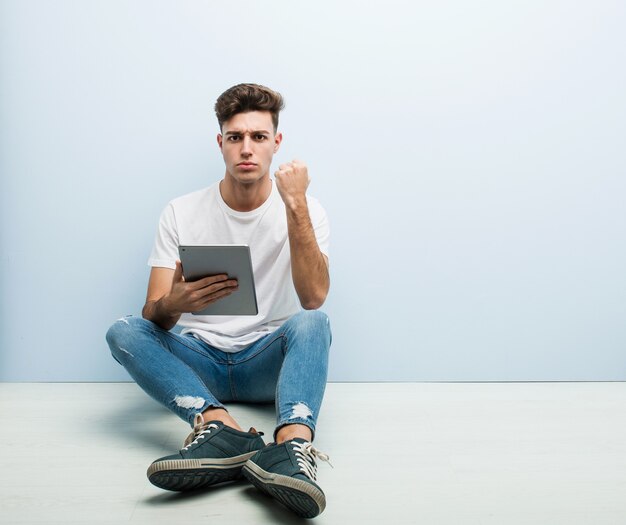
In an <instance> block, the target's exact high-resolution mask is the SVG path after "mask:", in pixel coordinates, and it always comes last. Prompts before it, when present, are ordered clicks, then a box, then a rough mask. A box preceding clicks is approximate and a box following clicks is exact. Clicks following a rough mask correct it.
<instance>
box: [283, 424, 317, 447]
mask: <svg viewBox="0 0 626 525" xmlns="http://www.w3.org/2000/svg"><path fill="white" fill-rule="evenodd" d="M293 438H301V439H305V440H306V441H313V432H312V431H311V429H310V428H309V427H307V426H306V425H301V424H299V423H293V424H290V425H285V426H282V427H280V428H279V429H278V432H277V433H276V444H280V443H284V442H285V441H288V440H290V439H293Z"/></svg>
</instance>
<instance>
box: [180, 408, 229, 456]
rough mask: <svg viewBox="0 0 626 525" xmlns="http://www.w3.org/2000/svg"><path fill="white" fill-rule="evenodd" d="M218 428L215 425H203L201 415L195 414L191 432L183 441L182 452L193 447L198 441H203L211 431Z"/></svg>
mask: <svg viewBox="0 0 626 525" xmlns="http://www.w3.org/2000/svg"><path fill="white" fill-rule="evenodd" d="M218 428H220V427H218V426H217V425H216V424H215V423H205V422H204V419H203V418H202V414H196V417H195V419H194V425H193V430H192V431H191V434H189V435H188V436H187V439H185V443H184V444H183V450H187V449H188V448H189V447H190V446H191V445H195V444H196V443H198V441H200V439H204V436H206V435H208V434H210V433H211V430H217V429H218Z"/></svg>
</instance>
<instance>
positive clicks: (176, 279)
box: [161, 261, 238, 316]
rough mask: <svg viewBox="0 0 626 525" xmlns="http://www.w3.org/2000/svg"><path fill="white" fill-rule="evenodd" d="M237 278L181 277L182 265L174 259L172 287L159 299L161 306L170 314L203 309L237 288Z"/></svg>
mask: <svg viewBox="0 0 626 525" xmlns="http://www.w3.org/2000/svg"><path fill="white" fill-rule="evenodd" d="M237 286H238V283H237V279H229V278H228V275H226V274H219V275H210V276H208V277H204V278H202V279H198V280H197V281H192V282H187V281H185V279H184V278H183V267H182V265H181V263H180V261H176V269H175V270H174V276H173V277H172V288H171V290H170V291H169V293H167V294H165V296H163V298H162V299H161V307H162V308H163V309H164V310H165V311H166V312H167V313H168V314H169V315H171V316H180V315H181V314H184V313H193V312H199V311H201V310H204V309H205V308H206V307H207V306H208V305H210V304H211V303H214V302H215V301H217V300H218V299H221V298H222V297H226V296H228V295H230V294H231V293H233V292H234V291H235V290H237Z"/></svg>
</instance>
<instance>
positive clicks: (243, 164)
mask: <svg viewBox="0 0 626 525" xmlns="http://www.w3.org/2000/svg"><path fill="white" fill-rule="evenodd" d="M237 166H240V167H242V168H252V167H254V166H256V164H255V163H254V162H240V163H239V164H237Z"/></svg>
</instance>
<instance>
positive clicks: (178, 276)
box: [172, 261, 185, 284]
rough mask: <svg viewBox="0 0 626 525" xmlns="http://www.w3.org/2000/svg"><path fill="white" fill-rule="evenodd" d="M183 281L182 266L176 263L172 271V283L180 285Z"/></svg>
mask: <svg viewBox="0 0 626 525" xmlns="http://www.w3.org/2000/svg"><path fill="white" fill-rule="evenodd" d="M184 280H185V279H184V278H183V265H182V263H181V262H180V261H176V269H175V270H174V276H173V277H172V284H173V283H182V282H183V281H184Z"/></svg>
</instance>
